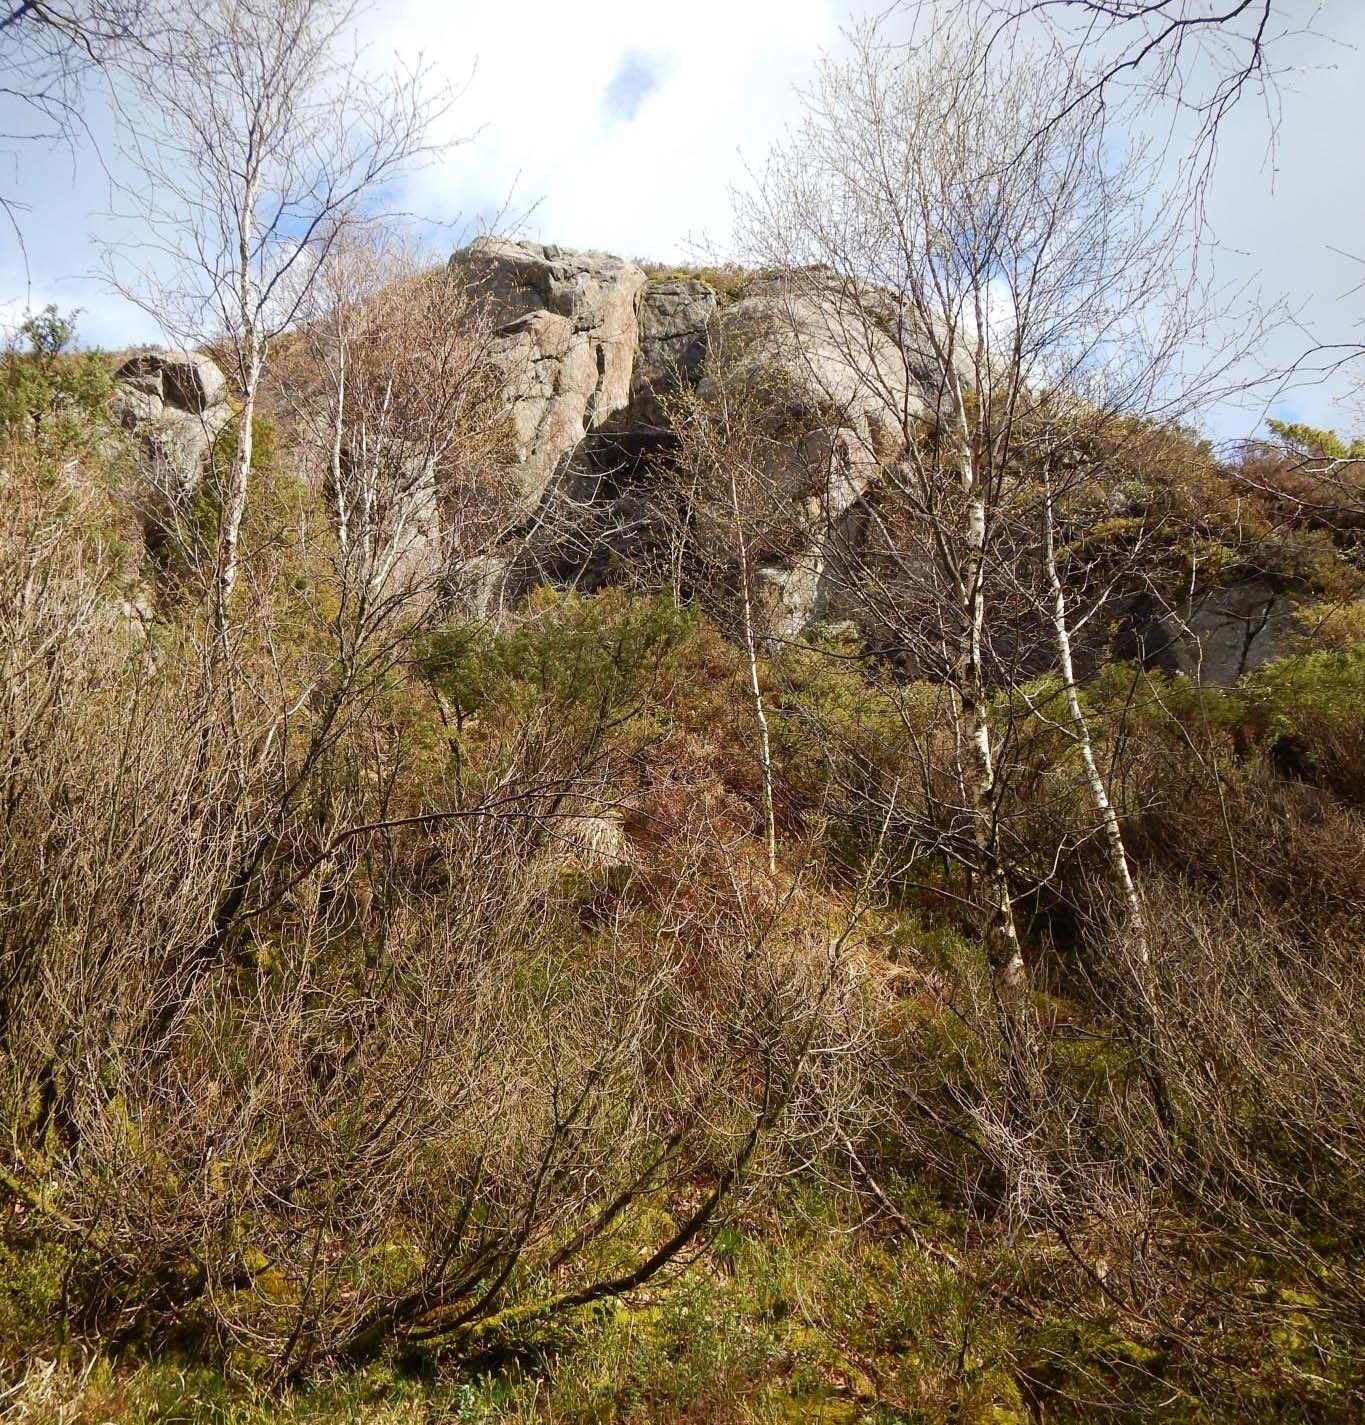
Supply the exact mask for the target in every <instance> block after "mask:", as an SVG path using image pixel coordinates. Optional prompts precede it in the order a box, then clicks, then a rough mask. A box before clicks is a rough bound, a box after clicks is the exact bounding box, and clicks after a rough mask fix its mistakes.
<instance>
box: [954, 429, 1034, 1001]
mask: <svg viewBox="0 0 1365 1425" xmlns="http://www.w3.org/2000/svg"><path fill="white" fill-rule="evenodd" d="M964 428H965V420H964ZM958 470H959V478H960V481H961V485H962V490H963V493H964V494H965V495H966V497H967V527H966V546H967V554H966V558H965V560H964V561H963V567H962V569H961V582H960V589H961V599H962V609H961V612H962V617H963V619H964V621H965V623H966V628H967V647H966V649H965V652H964V656H963V658H962V660H961V662H960V664H959V668H958V676H957V683H958V687H957V693H958V699H959V702H960V704H961V708H962V723H963V730H964V732H965V734H966V742H967V747H968V759H969V763H968V769H967V777H966V782H967V790H968V795H969V797H970V799H971V813H972V834H973V839H974V841H975V843H976V851H977V859H978V862H979V864H980V868H981V876H982V878H983V880H984V881H985V884H986V891H987V896H988V907H987V909H988V915H989V925H988V932H987V950H988V953H989V955H990V959H991V968H992V970H993V972H994V974H995V977H996V981H997V983H998V984H999V986H1000V987H1001V989H1002V990H1004V991H1005V992H1007V994H1008V995H1009V996H1010V997H1011V998H1013V997H1014V996H1015V995H1017V993H1018V992H1019V991H1020V990H1022V989H1023V987H1024V984H1025V981H1026V978H1027V972H1026V970H1025V966H1024V953H1023V950H1022V948H1021V946H1020V944H1019V931H1018V928H1017V926H1016V925H1015V920H1014V906H1013V903H1012V901H1011V899H1010V889H1009V880H1008V878H1007V877H1006V875H1005V871H1004V867H1003V866H1002V865H1001V862H1000V848H999V839H998V833H997V828H996V785H995V758H994V756H993V753H992V750H991V730H990V724H989V722H988V720H987V717H986V703H987V694H986V675H985V654H984V642H985V626H986V589H985V577H984V575H985V563H986V519H987V516H986V500H985V494H984V491H983V490H982V486H981V480H980V477H979V476H978V474H977V472H976V471H975V469H974V468H973V464H972V457H971V449H970V446H969V444H968V442H967V441H966V439H965V435H964V439H963V442H962V445H961V447H960V450H959V457H958Z"/></svg>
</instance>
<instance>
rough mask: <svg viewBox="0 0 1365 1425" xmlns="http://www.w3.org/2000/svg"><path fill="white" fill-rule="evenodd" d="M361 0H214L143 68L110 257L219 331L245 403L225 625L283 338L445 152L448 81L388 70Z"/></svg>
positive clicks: (184, 314) (168, 22)
mask: <svg viewBox="0 0 1365 1425" xmlns="http://www.w3.org/2000/svg"><path fill="white" fill-rule="evenodd" d="M359 8H360V7H359V4H358V3H357V0H206V3H205V4H204V5H203V6H201V7H199V8H198V9H196V10H195V11H194V12H193V13H192V14H191V13H186V12H183V11H181V10H180V9H179V7H174V8H173V9H172V11H171V12H170V13H169V14H167V15H166V16H165V19H164V24H163V25H162V26H161V27H160V29H159V32H158V40H157V44H156V47H155V51H154V53H153V55H152V58H151V60H150V62H149V63H147V64H146V65H144V66H142V67H141V68H139V69H137V70H136V71H134V72H133V73H132V74H131V75H130V77H129V78H130V83H131V86H132V88H133V90H134V92H135V95H136V103H135V105H134V126H133V127H131V128H130V131H129V132H128V133H127V134H126V135H125V138H124V149H125V153H126V157H127V158H128V159H129V161H130V162H131V165H132V169H133V171H134V172H135V173H136V175H137V188H136V190H134V189H133V188H132V187H131V186H130V187H129V188H127V189H126V190H125V198H126V199H127V200H128V203H129V212H128V213H127V214H126V215H125V216H127V217H129V218H130V219H132V220H134V221H135V223H136V225H137V226H136V230H135V232H134V233H133V234H132V236H131V237H130V238H129V240H128V241H125V242H122V243H120V244H118V245H116V246H115V247H113V248H112V249H111V251H110V272H111V276H112V278H113V280H114V281H115V283H116V285H117V286H118V287H119V288H120V290H122V291H124V292H125V293H127V294H128V295H130V296H132V297H133V298H134V299H135V300H137V301H138V302H139V303H140V304H141V305H142V306H144V307H145V308H146V309H147V310H148V311H149V312H150V313H151V314H152V315H153V316H154V317H155V318H156V320H157V321H158V322H159V323H160V325H161V326H162V328H163V329H164V330H165V331H166V332H167V333H168V334H169V335H171V336H172V337H174V338H175V339H177V340H179V341H182V342H186V343H189V342H193V341H197V340H202V339H203V338H205V337H206V336H212V337H213V338H214V339H215V340H216V341H217V342H218V343H219V345H220V346H221V349H222V351H223V352H225V353H226V355H227V358H228V364H229V367H230V375H231V377H232V379H233V381H234V382H235V385H236V388H237V392H238V395H239V399H240V402H241V413H240V419H239V421H238V424H237V436H236V445H235V449H234V451H233V453H232V458H231V461H230V466H229V470H228V475H227V479H226V483H225V487H224V490H223V507H222V517H221V523H220V533H219V542H218V551H217V563H216V574H215V579H214V584H213V593H212V612H213V617H214V621H215V623H216V625H217V627H218V629H219V631H220V633H224V632H225V630H226V627H227V622H228V618H229V605H230V602H231V598H232V591H233V588H234V586H235V584H236V582H237V574H238V566H239V561H240V557H241V555H240V543H241V529H242V516H243V512H244V510H245V508H246V501H247V488H248V483H249V477H250V471H251V456H252V436H253V429H254V423H255V417H256V405H257V399H258V395H259V392H260V386H261V379H262V376H263V374H264V373H265V370H266V367H267V363H268V361H269V359H270V350H271V343H272V342H273V341H274V340H275V338H276V337H278V336H279V334H280V333H281V332H282V331H284V330H285V329H286V328H287V327H288V326H289V325H290V323H291V322H292V321H293V320H294V318H295V316H296V314H297V313H298V312H299V310H300V309H301V307H302V306H303V304H304V303H305V302H306V301H307V298H308V295H309V292H310V289H311V286H312V282H313V275H314V274H315V273H316V272H317V271H318V270H319V268H320V266H321V264H322V263H323V261H324V260H325V258H326V256H327V254H328V252H329V251H330V250H331V248H332V247H333V246H334V245H335V244H336V243H337V242H338V241H339V240H340V239H341V237H342V235H343V234H345V233H346V232H347V231H348V230H349V229H352V228H354V227H355V226H357V225H360V224H363V223H365V222H366V221H367V220H369V219H370V218H372V216H373V212H374V200H375V199H376V197H377V195H378V194H379V193H380V191H381V190H383V189H384V188H385V186H386V185H388V184H390V183H392V182H393V181H394V180H396V179H397V178H399V177H400V176H401V175H402V174H403V173H404V172H406V171H408V170H409V169H410V168H411V167H412V166H413V165H414V164H416V163H419V162H421V161H423V160H424V159H427V158H429V157H430V156H431V155H432V154H434V153H435V152H436V151H437V147H438V146H437V145H436V144H435V143H434V142H433V141H432V140H431V139H430V137H429V133H430V130H431V125H432V124H433V122H434V121H435V120H436V119H437V118H438V117H439V116H440V115H441V114H442V113H443V112H444V110H445V108H446V106H447V105H448V103H449V100H450V96H449V94H448V93H446V92H443V91H432V90H430V89H429V86H428V77H429V76H428V73H427V71H425V70H424V69H422V68H421V67H419V68H417V69H413V70H407V71H398V72H395V73H393V74H391V75H387V76H376V75H374V74H372V73H370V72H368V71H367V70H366V68H365V67H364V64H363V57H362V56H360V55H359V54H358V53H357V52H355V51H354V50H353V49H352V48H350V46H351V44H352V41H351V35H352V33H353V26H354V23H355V20H356V18H357V14H358V11H359Z"/></svg>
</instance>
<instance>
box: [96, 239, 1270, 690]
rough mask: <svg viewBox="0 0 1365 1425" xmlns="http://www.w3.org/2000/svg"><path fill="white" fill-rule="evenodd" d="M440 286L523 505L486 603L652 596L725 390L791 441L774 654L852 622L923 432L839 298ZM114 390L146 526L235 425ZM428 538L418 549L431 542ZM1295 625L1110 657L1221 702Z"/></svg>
mask: <svg viewBox="0 0 1365 1425" xmlns="http://www.w3.org/2000/svg"><path fill="white" fill-rule="evenodd" d="M449 267H450V270H451V272H452V273H453V274H456V275H458V276H459V278H460V279H461V280H462V281H463V282H464V283H465V284H467V287H468V290H469V292H470V293H471V294H472V297H473V300H474V301H475V302H476V303H477V304H478V307H479V309H480V311H481V312H482V314H483V315H484V316H485V317H486V318H487V320H488V322H489V324H490V326H491V329H492V333H493V335H492V340H491V347H490V356H491V359H492V361H493V362H494V363H495V365H496V366H497V368H498V370H499V371H500V372H501V376H502V380H503V382H504V383H505V390H506V400H507V419H508V424H509V427H510V433H511V445H512V458H513V463H514V485H515V490H516V499H517V502H518V505H519V518H520V523H519V525H518V527H517V528H516V529H515V530H514V531H513V532H512V535H511V537H509V539H508V540H507V541H505V543H504V545H503V547H502V548H501V549H500V550H499V551H498V552H497V553H495V554H494V555H492V556H490V557H489V558H487V559H486V560H485V561H484V562H485V564H486V565H487V566H488V567H487V569H486V570H485V573H484V576H483V579H482V584H483V590H484V593H483V598H484V601H485V603H487V602H488V601H489V599H490V598H492V597H493V596H494V595H496V596H497V598H498V600H499V602H501V603H503V604H505V603H506V602H507V601H508V600H509V598H510V599H512V600H515V598H517V597H519V596H520V595H521V594H523V593H524V592H525V591H526V590H527V589H529V588H531V587H533V586H535V585H537V584H540V583H545V582H553V583H561V584H567V583H572V584H575V585H577V586H579V587H583V588H589V589H591V588H594V587H598V586H600V585H601V584H603V583H605V582H608V581H610V580H612V579H614V578H618V577H635V578H641V577H648V573H647V571H648V569H649V567H650V565H651V561H652V560H653V559H654V556H656V555H657V554H658V551H659V549H660V548H661V546H662V544H663V543H664V542H665V540H666V538H667V532H668V530H667V526H668V521H669V518H670V511H669V510H668V509H667V507H666V505H665V503H664V502H663V501H662V500H661V499H660V488H661V484H662V483H663V481H662V479H661V472H663V471H664V470H665V469H666V466H667V461H668V457H669V453H670V451H671V449H672V447H673V445H674V440H675V434H674V432H673V431H672V430H671V428H670V418H669V404H668V403H669V400H670V397H673V396H675V395H676V393H677V392H678V391H679V390H680V388H683V387H694V388H695V387H697V386H699V385H700V386H701V387H702V389H703V392H704V391H705V387H706V383H708V382H709V383H712V384H713V385H714V384H715V383H717V382H718V381H725V382H730V383H734V385H735V386H736V388H737V389H746V390H750V391H752V390H754V389H757V388H759V387H760V386H761V390H762V396H763V401H764V402H765V406H766V410H767V416H768V418H769V420H770V424H771V427H772V429H773V430H778V431H780V432H782V435H781V438H780V439H778V440H775V441H772V442H770V443H769V445H768V448H767V457H766V458H767V460H768V461H769V464H770V465H771V467H772V468H771V469H770V470H769V471H768V472H767V475H768V482H769V484H770V485H771V488H772V489H774V490H777V491H780V492H781V497H782V499H783V500H785V502H786V507H787V508H786V512H785V517H784V518H783V520H782V521H781V525H782V537H781V539H780V540H773V541H770V543H769V544H767V545H764V544H760V547H759V548H758V549H757V550H756V553H755V557H756V564H757V568H756V571H755V579H754V582H755V585H756V588H757V591H758V599H759V602H760V605H761V607H760V614H761V619H762V622H763V626H764V633H765V636H767V637H769V638H775V639H793V638H798V637H800V636H801V635H802V634H804V633H806V632H808V631H809V630H810V629H811V627H812V626H813V625H814V624H816V623H818V622H820V621H822V620H838V621H840V622H845V621H852V622H855V623H856V622H857V618H858V614H859V610H858V608H857V606H856V601H850V599H849V598H848V596H847V594H848V583H849V581H848V580H846V579H845V578H843V577H842V576H843V574H844V573H845V572H846V568H847V566H848V564H849V562H850V559H851V558H852V557H853V556H854V555H855V554H856V553H857V551H858V550H859V549H860V546H861V542H862V540H863V537H864V531H865V527H866V524H867V521H868V519H869V516H870V513H871V512H872V511H874V510H875V505H876V498H877V488H878V483H879V477H880V475H881V474H882V473H883V472H884V471H885V469H886V468H887V465H888V463H889V462H893V461H894V460H896V459H897V457H898V456H900V455H901V454H902V453H903V452H902V450H901V448H900V441H901V430H902V429H903V426H902V425H901V424H900V423H899V422H898V421H896V420H895V419H888V412H893V413H894V412H897V411H898V410H899V409H902V408H903V409H908V410H911V411H917V412H918V413H919V414H921V415H923V416H925V417H926V418H927V417H929V415H930V413H931V411H932V410H933V402H934V397H933V395H932V391H933V388H934V384H935V383H934V380H933V375H932V370H933V367H932V361H931V360H929V359H928V357H927V356H926V357H924V358H917V356H916V354H915V353H913V352H911V353H906V352H904V351H903V350H901V349H900V348H899V347H898V346H897V345H896V343H895V342H894V341H893V340H892V338H891V337H890V336H889V335H887V334H885V333H882V332H879V331H878V330H876V329H875V328H869V326H868V324H867V323H866V321H865V320H864V319H862V318H861V317H860V318H858V319H856V320H855V319H854V317H853V316H852V315H851V313H850V310H849V308H848V305H847V304H846V303H845V301H844V300H843V298H842V297H841V294H840V293H839V291H838V290H837V288H831V289H830V290H829V291H828V292H826V291H823V290H822V289H821V288H820V287H819V285H818V284H811V283H809V282H806V283H801V284H800V285H799V286H797V285H794V284H793V283H791V282H790V281H788V280H784V277H783V276H782V275H781V274H774V273H740V272H736V271H730V270H727V271H725V272H724V273H720V274H715V273H707V272H705V271H698V272H696V273H686V272H672V273H667V272H658V271H647V270H646V268H645V267H643V266H641V265H640V264H638V263H636V262H632V261H628V260H626V259H623V258H620V257H617V256H613V255H611V254H609V253H603V252H593V251H579V250H572V249H568V248H562V247H558V246H555V245H553V244H545V243H537V242H530V241H524V240H513V239H510V238H503V237H484V238H480V239H478V240H477V241H475V242H474V243H472V244H470V245H469V246H468V247H466V248H464V249H462V250H461V251H459V252H456V253H455V254H454V255H453V256H452V257H451V259H450V262H449ZM722 355H723V361H722V360H720V359H718V358H719V357H720V356H722ZM116 383H117V384H116V390H117V395H116V409H117V411H118V413H119V415H120V418H121V419H122V420H123V422H124V424H125V425H126V426H128V427H129V428H130V429H132V430H134V431H135V432H136V433H137V435H138V437H139V441H140V445H141V448H142V451H143V455H144V459H145V461H146V463H147V466H148V468H149V470H150V471H151V472H152V479H151V482H150V483H151V485H152V489H151V490H150V491H149V505H150V506H151V507H152V508H154V509H160V508H164V506H165V503H166V502H167V501H171V502H174V501H176V500H179V499H182V498H183V497H184V495H185V493H186V492H187V491H189V490H190V489H192V488H193V486H194V484H195V482H196V481H197V479H198V478H199V472H200V471H201V470H202V468H203V463H204V457H205V454H206V452H207V450H208V449H209V447H210V446H211V444H212V442H213V441H214V439H215V438H216V437H217V436H218V434H219V433H220V432H221V431H222V430H223V429H224V428H225V427H226V426H227V424H228V423H229V421H230V420H231V417H232V409H231V406H230V405H229V403H228V395H227V386H226V383H225V381H224V379H223V376H222V373H221V372H220V371H219V370H218V369H217V367H216V366H215V365H214V363H213V362H212V361H211V360H210V359H209V358H208V357H206V356H203V355H201V354H199V353H196V352H184V351H140V352H136V353H134V354H133V355H132V356H131V357H129V358H128V359H127V360H126V361H125V362H124V364H123V365H122V366H121V367H120V368H119V371H118V372H117V375H116ZM430 503H431V505H432V508H433V510H434V508H435V505H436V503H437V500H436V496H435V495H434V494H433V495H432V496H431V498H430ZM437 523H438V521H436V520H435V519H427V520H425V521H422V522H419V527H420V528H421V529H423V530H424V531H426V533H427V537H430V538H433V539H434V538H435V537H436V529H435V527H436V524H437ZM1293 607H1294V605H1293V600H1292V598H1291V597H1290V596H1289V594H1288V593H1287V592H1286V591H1285V590H1284V589H1283V588H1282V587H1280V586H1279V585H1277V584H1275V583H1273V582H1271V581H1268V580H1265V579H1257V580H1244V581H1242V582H1240V583H1238V584H1236V585H1234V586H1232V587H1227V586H1224V585H1215V586H1210V587H1209V588H1207V589H1204V590H1200V591H1198V592H1197V593H1196V594H1195V595H1194V596H1192V597H1191V598H1189V599H1187V600H1186V601H1185V603H1184V604H1183V605H1182V606H1181V607H1180V608H1178V609H1176V610H1175V612H1174V614H1173V615H1172V614H1170V613H1163V614H1162V615H1160V616H1158V617H1155V618H1153V616H1152V615H1151V614H1150V611H1149V610H1148V609H1146V608H1145V607H1143V606H1142V605H1141V601H1140V600H1134V601H1131V602H1130V603H1129V604H1128V605H1126V606H1122V607H1119V608H1118V609H1117V610H1116V612H1117V613H1118V615H1119V623H1120V624H1121V625H1123V627H1122V630H1121V633H1120V637H1119V640H1118V642H1119V645H1120V647H1119V651H1120V652H1122V653H1124V654H1126V655H1130V656H1131V654H1132V653H1134V652H1136V653H1137V654H1138V656H1140V657H1143V658H1144V659H1145V660H1146V661H1149V662H1152V663H1156V664H1160V665H1162V666H1165V667H1167V668H1168V669H1171V670H1178V669H1180V670H1185V671H1193V670H1195V669H1196V668H1197V669H1198V670H1199V671H1200V673H1201V676H1203V677H1204V678H1205V679H1206V680H1210V681H1215V682H1222V683H1229V682H1232V681H1234V680H1235V679H1236V678H1237V677H1238V676H1239V675H1240V674H1241V673H1243V672H1246V671H1248V670H1249V669H1251V668H1254V667H1256V666H1258V665H1259V664H1260V663H1262V662H1264V661H1265V660H1266V659H1267V658H1269V657H1271V656H1273V655H1274V653H1275V651H1276V649H1277V648H1278V647H1280V646H1281V644H1282V641H1283V636H1284V634H1285V633H1286V631H1287V630H1288V629H1289V627H1290V625H1291V623H1292V618H1293ZM863 631H864V632H866V630H865V629H864V630H863ZM1111 649H1112V645H1106V647H1105V648H1104V649H1103V650H1096V654H1097V656H1101V657H1102V656H1104V654H1105V653H1107V652H1109V651H1111Z"/></svg>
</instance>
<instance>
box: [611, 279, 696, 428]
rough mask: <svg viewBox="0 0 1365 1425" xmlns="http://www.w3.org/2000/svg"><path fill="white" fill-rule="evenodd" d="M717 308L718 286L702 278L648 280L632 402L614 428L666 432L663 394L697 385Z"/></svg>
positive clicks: (642, 307)
mask: <svg viewBox="0 0 1365 1425" xmlns="http://www.w3.org/2000/svg"><path fill="white" fill-rule="evenodd" d="M716 308H717V298H716V293H715V289H714V288H713V287H712V286H711V285H710V284H709V283H707V282H703V281H702V280H701V279H700V278H695V277H682V278H672V279H670V280H669V281H667V282H651V283H649V285H648V286H647V287H646V288H645V292H644V298H643V300H642V301H641V303H640V338H639V347H638V349H637V351H636V353H635V367H634V370H633V372H632V374H631V383H630V402H629V404H628V405H627V406H626V408H625V410H624V411H623V412H622V413H621V415H620V416H618V417H617V418H616V419H615V420H614V421H613V422H612V426H613V429H619V430H622V431H628V432H630V433H631V434H632V435H635V436H637V437H648V436H654V437H656V438H657V437H660V436H664V435H666V433H667V429H668V418H667V412H666V411H665V409H664V399H665V398H666V397H667V396H668V395H669V394H670V393H672V392H673V391H676V390H677V389H678V388H679V386H681V385H695V384H696V382H697V381H698V380H699V379H700V377H701V372H702V366H703V363H704V362H705V359H706V346H707V331H708V328H709V327H710V324H711V320H712V318H713V317H714V316H715V314H716Z"/></svg>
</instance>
